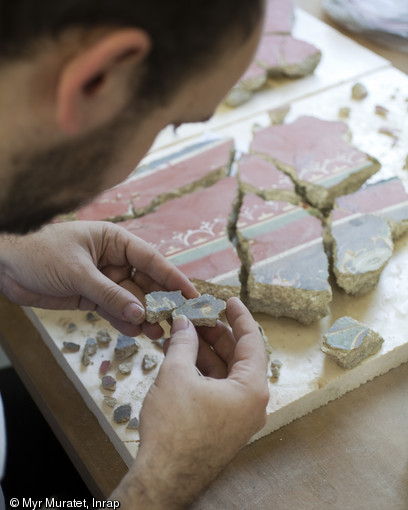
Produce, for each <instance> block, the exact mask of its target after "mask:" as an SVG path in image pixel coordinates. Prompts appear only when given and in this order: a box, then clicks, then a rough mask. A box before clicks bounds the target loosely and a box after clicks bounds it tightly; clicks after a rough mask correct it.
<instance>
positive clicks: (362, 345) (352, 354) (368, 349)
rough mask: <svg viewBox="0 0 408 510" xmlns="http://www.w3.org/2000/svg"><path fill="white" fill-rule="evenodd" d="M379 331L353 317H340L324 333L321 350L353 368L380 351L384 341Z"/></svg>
mask: <svg viewBox="0 0 408 510" xmlns="http://www.w3.org/2000/svg"><path fill="white" fill-rule="evenodd" d="M383 341H384V340H383V339H382V338H381V337H380V335H379V334H378V333H376V332H375V331H373V330H372V329H370V328H369V327H367V326H365V325H364V324H362V323H361V322H358V321H356V320H355V319H352V318H351V317H342V318H341V319H338V320H337V321H336V322H335V323H334V324H333V326H332V327H331V328H330V329H329V331H328V332H327V333H326V335H324V341H323V345H322V347H321V350H322V351H323V352H324V353H325V354H327V356H329V357H330V358H331V359H333V360H334V361H335V362H336V363H337V364H338V365H340V366H341V367H343V368H353V367H355V366H356V365H358V364H359V363H360V362H361V361H362V360H363V359H365V358H367V357H368V356H371V355H372V354H375V353H376V352H378V351H379V350H380V348H381V345H382V343H383Z"/></svg>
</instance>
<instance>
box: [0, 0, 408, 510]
mask: <svg viewBox="0 0 408 510" xmlns="http://www.w3.org/2000/svg"><path fill="white" fill-rule="evenodd" d="M297 4H298V5H299V6H300V7H302V8H304V9H305V10H307V11H309V12H311V13H312V14H314V15H317V16H318V17H323V19H324V20H325V21H328V20H327V19H326V18H324V16H323V15H322V12H321V9H320V7H319V5H320V3H319V2H318V1H312V0H297ZM329 24H331V23H330V22H329ZM356 40H358V42H361V40H360V38H356ZM365 45H366V46H367V47H369V48H370V49H374V50H376V49H378V48H379V47H378V46H377V45H375V44H372V43H365ZM379 52H380V53H381V54H382V55H383V56H385V57H386V58H389V59H391V60H392V62H393V63H394V65H395V66H396V67H399V68H400V69H402V70H405V71H407V72H408V56H407V55H404V54H398V53H395V52H391V51H389V50H385V49H380V51H379ZM407 329H408V328H407ZM0 340H1V343H2V346H3V348H4V350H5V352H6V354H7V355H8V357H9V358H10V360H11V362H12V363H13V365H14V367H15V368H16V370H17V372H18V373H19V375H20V377H21V379H22V380H23V382H24V383H25V384H26V386H27V388H28V390H29V391H30V393H31V395H32V396H33V398H34V400H35V401H36V403H37V405H38V406H39V408H40V409H41V411H42V412H43V414H44V416H45V417H46V419H47V420H48V422H49V423H50V425H51V427H52V429H53V430H54V432H55V434H56V436H57V437H58V438H59V440H60V441H61V443H62V445H63V446H64V448H65V449H66V451H67V453H68V455H69V456H70V458H71V460H72V461H73V462H74V464H75V465H76V466H77V469H78V471H79V472H80V474H81V476H82V477H83V479H84V480H85V482H86V483H87V485H88V487H89V488H90V490H91V492H92V493H93V494H94V496H95V497H96V498H101V497H102V496H107V495H109V494H110V492H111V491H112V490H113V488H114V487H115V486H116V485H117V483H118V482H119V481H120V479H121V478H122V476H123V475H124V474H125V473H126V466H125V464H124V462H123V461H122V459H121V458H120V457H119V455H118V454H117V452H116V450H115V449H114V447H113V445H112V444H111V443H110V441H109V439H108V438H107V437H106V435H105V433H104V432H103V431H102V429H101V428H100V426H99V424H98V422H97V420H96V418H95V417H94V416H93V414H92V413H91V412H90V411H89V410H88V408H87V406H86V405H85V403H84V402H83V400H82V398H81V397H80V395H79V394H78V392H77V391H76V390H75V388H74V387H73V385H72V384H71V382H70V381H69V379H68V378H67V376H66V375H65V374H64V372H63V371H62V370H61V369H60V367H59V366H58V364H57V363H56V362H55V359H54V357H53V356H52V354H51V353H50V351H49V350H48V348H47V347H46V346H45V344H44V342H43V340H42V339H41V337H40V335H39V334H38V332H37V331H36V330H35V328H34V327H33V326H32V324H31V322H30V321H29V320H28V319H27V318H26V316H25V314H24V312H23V311H22V310H21V309H20V308H19V307H18V306H15V305H13V304H11V303H9V302H8V301H7V300H6V299H4V298H1V299H0ZM55 388H59V391H58V392H55ZM61 394H63V395H64V398H63V399H61V397H60V395H61ZM407 395H408V367H407V366H406V365H402V366H401V367H399V368H397V369H395V370H392V371H391V372H389V373H388V374H386V375H384V376H381V377H379V378H376V379H375V380H373V381H372V382H370V383H368V384H366V385H364V386H363V387H361V388H359V389H357V390H355V391H353V392H352V393H349V394H347V395H345V396H343V397H342V398H341V399H339V400H337V401H335V402H332V403H330V404H328V405H326V406H324V407H323V408H320V409H318V410H317V411H314V412H313V413H311V414H309V415H307V416H305V417H303V418H301V419H299V420H296V421H295V422H293V423H291V424H290V425H287V426H286V427H283V428H281V429H280V430H278V431H276V432H274V433H272V434H271V435H269V436H267V437H265V438H263V439H261V440H259V441H257V442H255V443H254V444H252V445H249V446H247V447H246V448H244V449H243V450H242V451H241V452H240V454H239V455H238V456H237V457H236V458H235V459H234V461H233V462H232V463H231V464H230V466H229V467H228V468H227V469H226V470H225V471H224V472H223V473H222V474H221V475H220V476H219V477H218V479H217V480H216V481H215V482H214V483H213V484H212V485H211V487H210V488H209V489H208V490H207V491H206V492H205V493H204V494H203V495H202V496H201V497H200V498H199V500H197V502H196V503H195V504H194V505H193V508H194V509H195V510H198V509H203V510H204V509H205V510H211V509H214V510H215V509H217V510H232V509H239V510H245V509H248V510H257V509H259V510H267V509H274V510H288V509H290V510H292V509H296V510H309V509H310V510H328V509H342V510H343V509H351V510H384V509H388V508H389V509H392V510H402V509H407V508H408V433H407V423H408V404H407Z"/></svg>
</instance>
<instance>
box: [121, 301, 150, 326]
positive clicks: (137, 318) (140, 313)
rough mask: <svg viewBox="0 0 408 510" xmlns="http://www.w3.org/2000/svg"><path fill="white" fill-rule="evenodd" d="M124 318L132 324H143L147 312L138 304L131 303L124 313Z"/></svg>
mask: <svg viewBox="0 0 408 510" xmlns="http://www.w3.org/2000/svg"><path fill="white" fill-rule="evenodd" d="M123 316H124V317H125V319H126V320H128V321H129V322H131V323H132V324H141V323H142V322H143V321H144V319H145V311H144V309H143V308H142V307H141V306H139V305H138V304H136V303H129V304H128V305H127V307H126V308H125V310H124V311H123Z"/></svg>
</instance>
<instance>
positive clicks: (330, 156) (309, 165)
mask: <svg viewBox="0 0 408 510" xmlns="http://www.w3.org/2000/svg"><path fill="white" fill-rule="evenodd" d="M349 138H350V132H349V129H348V126H347V124H345V123H344V122H340V121H326V120H322V119H318V118H316V117H312V116H303V117H299V118H298V119H296V120H295V121H294V122H292V123H291V124H282V125H277V126H269V127H266V128H263V129H259V130H258V131H256V132H255V133H254V137H253V141H252V143H251V148H250V150H251V152H252V153H255V154H258V155H259V156H261V157H263V158H264V159H266V160H267V161H269V162H270V163H273V164H275V165H276V167H277V168H278V169H279V170H281V171H282V172H284V173H286V174H287V175H288V176H289V177H290V178H291V179H292V180H293V182H294V183H295V184H296V187H297V191H298V193H300V194H301V195H302V196H303V197H304V200H305V201H306V202H308V203H309V204H311V205H313V206H314V207H316V208H318V209H322V210H325V209H331V208H332V207H333V205H334V200H335V198H336V197H339V196H341V195H345V194H348V193H353V192H354V191H356V190H357V189H359V188H360V187H361V185H362V184H364V183H365V182H366V180H367V179H368V178H369V177H371V176H372V175H373V174H375V173H376V172H378V170H379V169H380V163H379V162H378V161H377V160H376V159H375V158H373V157H371V156H369V155H368V154H366V153H364V152H362V151H360V150H359V149H357V148H356V147H354V146H353V145H352V144H351V143H349V141H348V140H349Z"/></svg>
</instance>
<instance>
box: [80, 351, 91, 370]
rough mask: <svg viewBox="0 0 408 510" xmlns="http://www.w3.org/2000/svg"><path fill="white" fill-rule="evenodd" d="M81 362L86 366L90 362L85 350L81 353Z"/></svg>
mask: <svg viewBox="0 0 408 510" xmlns="http://www.w3.org/2000/svg"><path fill="white" fill-rule="evenodd" d="M81 363H82V364H83V365H84V366H85V367H87V366H88V365H89V364H90V363H91V360H90V359H89V356H88V354H87V353H86V352H84V353H83V354H82V358H81Z"/></svg>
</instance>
